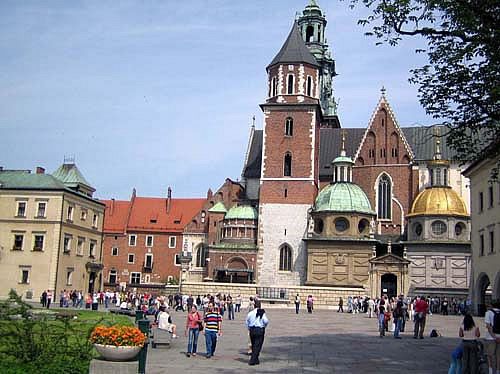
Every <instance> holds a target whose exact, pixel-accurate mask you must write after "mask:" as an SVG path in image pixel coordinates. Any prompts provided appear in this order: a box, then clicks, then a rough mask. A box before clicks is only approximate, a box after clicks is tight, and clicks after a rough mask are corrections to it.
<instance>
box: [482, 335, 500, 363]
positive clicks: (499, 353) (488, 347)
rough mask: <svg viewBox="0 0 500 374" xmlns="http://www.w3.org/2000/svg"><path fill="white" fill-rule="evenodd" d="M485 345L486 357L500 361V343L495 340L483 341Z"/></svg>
mask: <svg viewBox="0 0 500 374" xmlns="http://www.w3.org/2000/svg"><path fill="white" fill-rule="evenodd" d="M483 345H484V353H486V355H488V356H490V357H496V358H497V360H498V359H500V343H497V342H496V341H494V340H483Z"/></svg>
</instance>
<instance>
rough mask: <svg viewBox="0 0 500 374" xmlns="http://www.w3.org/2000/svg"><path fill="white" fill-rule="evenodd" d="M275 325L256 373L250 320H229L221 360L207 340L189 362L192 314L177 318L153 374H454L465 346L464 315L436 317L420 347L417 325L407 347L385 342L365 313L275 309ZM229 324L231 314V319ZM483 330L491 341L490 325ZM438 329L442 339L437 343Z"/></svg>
mask: <svg viewBox="0 0 500 374" xmlns="http://www.w3.org/2000/svg"><path fill="white" fill-rule="evenodd" d="M267 314H268V317H269V319H270V320H271V323H270V326H269V327H268V329H267V331H266V338H265V341H264V347H263V350H262V353H261V357H260V362H261V363H260V365H258V366H253V367H251V366H248V357H247V356H246V344H247V333H246V329H245V327H244V319H245V316H246V313H243V312H241V313H236V320H234V321H228V320H227V319H224V321H223V335H222V337H220V338H219V341H218V343H217V350H216V352H215V357H213V358H211V359H206V358H205V357H203V355H202V354H203V353H204V352H205V339H204V336H203V335H202V334H200V339H199V341H198V343H199V344H198V352H199V353H200V355H198V356H197V357H191V358H187V357H186V356H185V352H186V346H187V338H185V337H184V326H185V319H186V313H182V312H173V314H172V318H173V322H174V323H175V324H177V326H178V332H179V338H178V339H173V340H172V343H171V347H170V348H157V349H151V347H150V348H149V352H148V361H147V373H148V374H160V373H178V372H186V373H205V374H206V373H236V372H237V373H285V372H286V373H290V374H292V373H293V374H295V373H384V374H388V373H401V372H402V371H403V370H404V372H407V373H422V374H424V373H446V372H447V369H448V365H449V357H450V353H451V351H452V350H453V349H454V348H455V346H456V345H458V343H459V341H460V340H459V338H458V327H459V325H460V322H461V320H462V318H461V317H458V316H440V315H432V316H429V317H428V320H427V326H426V331H425V339H423V340H414V339H413V335H412V331H413V323H410V325H409V327H410V328H409V329H407V331H405V332H404V333H402V337H403V339H402V340H397V339H394V338H393V337H392V335H390V334H391V333H389V336H386V337H385V338H380V337H379V336H378V331H377V321H376V319H375V318H372V319H369V318H367V316H366V315H364V314H356V315H352V314H347V313H343V314H342V313H337V312H335V311H327V310H318V311H315V312H314V313H313V314H307V312H303V311H301V313H300V314H299V315H296V314H295V311H294V310H291V309H267ZM225 317H227V314H226V315H225ZM475 321H476V324H478V325H479V326H480V328H481V334H484V332H485V328H484V326H483V320H482V319H479V318H476V319H475ZM433 328H435V329H436V330H438V331H439V332H440V333H441V334H442V336H441V337H438V338H430V337H429V333H430V331H431V329H433Z"/></svg>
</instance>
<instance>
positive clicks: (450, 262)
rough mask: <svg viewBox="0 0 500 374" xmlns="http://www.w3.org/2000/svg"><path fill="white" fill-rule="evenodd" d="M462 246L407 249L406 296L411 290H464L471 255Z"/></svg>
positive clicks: (467, 281) (467, 282)
mask: <svg viewBox="0 0 500 374" xmlns="http://www.w3.org/2000/svg"><path fill="white" fill-rule="evenodd" d="M464 251H466V250H465V247H464V246H457V247H456V248H449V247H448V248H435V249H433V250H432V251H430V248H429V247H428V246H427V247H426V246H425V244H422V245H421V246H418V247H415V248H411V247H409V248H408V260H409V261H411V263H410V265H409V276H410V293H412V290H414V289H415V288H427V289H432V288H435V289H436V290H440V289H443V288H447V289H450V290H452V289H462V290H463V289H467V288H468V287H469V278H470V271H471V255H470V254H469V253H464Z"/></svg>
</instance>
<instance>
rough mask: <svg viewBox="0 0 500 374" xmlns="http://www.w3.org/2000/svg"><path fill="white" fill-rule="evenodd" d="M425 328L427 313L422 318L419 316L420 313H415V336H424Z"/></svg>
mask: <svg viewBox="0 0 500 374" xmlns="http://www.w3.org/2000/svg"><path fill="white" fill-rule="evenodd" d="M424 329H425V314H424V316H423V317H422V318H419V317H418V314H415V330H414V334H413V337H414V338H423V336H424Z"/></svg>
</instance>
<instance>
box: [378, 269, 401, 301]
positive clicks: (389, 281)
mask: <svg viewBox="0 0 500 374" xmlns="http://www.w3.org/2000/svg"><path fill="white" fill-rule="evenodd" d="M380 285H381V287H380V293H381V295H387V296H388V297H389V298H391V297H395V296H397V292H398V277H397V276H396V275H394V274H392V273H388V274H384V275H382V277H381V279H380Z"/></svg>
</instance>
